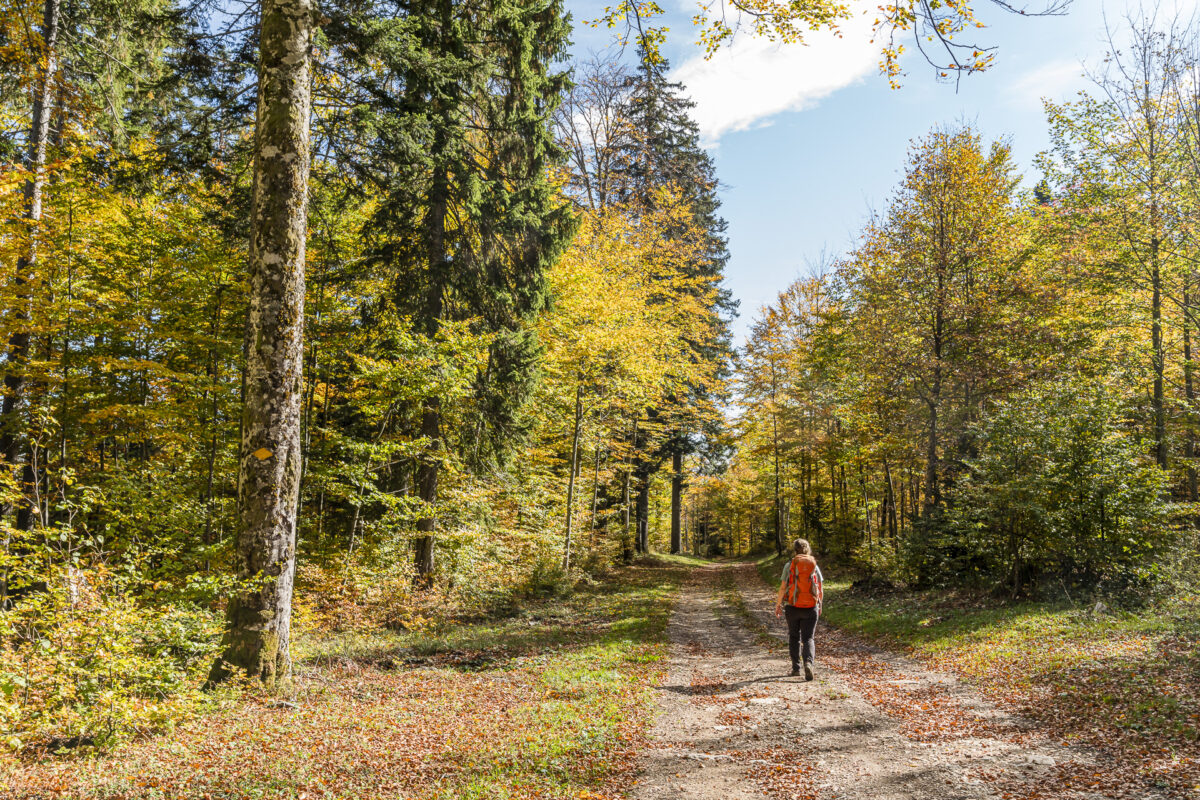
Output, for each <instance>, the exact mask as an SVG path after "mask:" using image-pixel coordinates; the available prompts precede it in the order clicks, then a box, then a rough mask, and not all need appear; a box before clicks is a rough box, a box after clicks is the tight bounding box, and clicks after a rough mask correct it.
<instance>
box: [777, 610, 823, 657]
mask: <svg viewBox="0 0 1200 800" xmlns="http://www.w3.org/2000/svg"><path fill="white" fill-rule="evenodd" d="M783 614H784V616H785V617H787V626H788V653H789V654H790V655H791V657H792V667H793V668H795V669H799V668H800V645H801V643H803V645H804V661H805V663H809V662H811V661H813V660H814V659H815V658H816V655H817V647H816V644H815V643H814V642H813V634H815V633H816V632H817V610H816V609H815V608H799V607H797V606H784V607H783Z"/></svg>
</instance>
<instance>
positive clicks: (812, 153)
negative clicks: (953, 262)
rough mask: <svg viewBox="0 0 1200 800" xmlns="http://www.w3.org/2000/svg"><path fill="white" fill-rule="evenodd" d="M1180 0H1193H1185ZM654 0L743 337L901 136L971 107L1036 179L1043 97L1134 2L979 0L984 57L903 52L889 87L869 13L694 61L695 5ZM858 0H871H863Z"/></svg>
mask: <svg viewBox="0 0 1200 800" xmlns="http://www.w3.org/2000/svg"><path fill="white" fill-rule="evenodd" d="M1181 2H1184V3H1186V5H1185V6H1184V11H1185V13H1186V14H1190V13H1191V9H1192V6H1191V4H1190V3H1191V2H1192V0H1181ZM1031 3H1032V4H1031V5H1030V6H1029V7H1030V8H1031V9H1032V8H1034V7H1037V2H1036V0H1031ZM672 4H673V5H672ZM663 5H664V6H669V7H670V8H671V9H672V12H671V15H670V20H669V22H670V25H671V28H672V30H671V31H670V33H669V34H668V37H669V38H668V44H667V47H666V48H665V53H666V54H667V56H668V57H669V58H670V59H671V63H672V66H673V68H674V77H675V78H676V79H677V80H681V81H682V82H683V83H685V85H686V86H687V87H688V90H689V93H690V94H691V95H692V97H693V99H694V100H696V101H697V103H698V108H697V109H696V116H697V121H698V122H699V124H700V126H701V130H702V132H703V134H704V136H705V139H706V141H707V143H708V146H709V148H710V152H711V154H712V156H713V158H714V159H715V161H716V167H717V175H718V177H719V178H720V180H721V183H722V188H721V199H722V203H723V205H722V213H723V215H724V216H725V218H726V220H728V222H729V248H730V252H731V259H730V262H729V266H728V270H727V273H728V277H727V285H728V286H729V287H730V289H731V290H732V291H733V294H734V296H735V297H736V298H737V299H738V300H739V301H740V302H741V318H740V319H739V320H738V321H737V322H736V323H735V334H736V341H738V342H739V343H740V341H741V340H742V338H743V337H744V335H745V332H746V330H747V328H748V326H749V323H750V321H751V320H752V319H753V317H754V316H755V315H756V314H757V311H758V309H759V308H760V307H762V306H763V305H764V304H767V303H769V302H771V301H772V300H773V299H774V298H775V295H776V293H777V292H779V291H780V290H781V289H783V288H784V287H785V286H787V285H788V284H789V283H790V282H791V281H792V280H794V279H795V278H796V277H798V276H800V275H802V274H807V273H808V272H809V270H810V268H811V267H810V265H812V264H815V263H817V262H819V261H820V259H821V256H822V254H823V253H825V254H828V255H829V256H836V255H838V254H840V253H842V252H844V251H845V250H846V249H848V247H850V246H851V244H852V242H853V240H854V237H855V234H856V232H857V231H858V230H859V229H860V228H861V226H862V224H863V222H864V220H865V219H866V217H867V215H868V214H869V213H870V211H871V210H872V209H879V208H882V207H883V206H884V204H885V202H886V200H887V197H888V195H889V194H890V192H891V191H892V189H893V187H894V186H895V185H896V183H897V182H898V180H899V179H900V176H901V172H902V170H903V166H904V161H905V156H906V152H907V150H908V146H909V142H910V141H911V140H912V139H914V138H916V137H919V136H921V135H922V134H924V133H926V132H927V131H929V130H930V129H931V128H933V127H935V126H937V125H941V124H953V123H956V122H959V121H967V122H970V123H972V124H974V125H975V126H976V127H977V128H978V129H979V130H980V132H981V133H982V134H983V135H984V136H985V137H987V138H989V139H994V138H999V137H1010V139H1011V141H1012V144H1013V147H1014V153H1015V155H1016V158H1017V162H1018V163H1019V164H1020V165H1022V168H1023V169H1024V173H1025V175H1026V178H1027V179H1028V178H1033V180H1036V178H1037V175H1036V173H1035V171H1034V168H1033V157H1034V155H1035V154H1036V153H1037V152H1039V151H1040V150H1042V149H1044V148H1045V147H1046V146H1047V144H1048V139H1047V135H1046V124H1045V117H1044V113H1043V110H1042V104H1041V99H1040V98H1041V97H1049V98H1051V99H1054V100H1063V99H1068V98H1070V97H1071V96H1073V95H1074V94H1075V93H1077V92H1078V91H1079V90H1081V89H1083V88H1086V87H1087V86H1088V81H1087V79H1086V78H1085V77H1084V76H1083V70H1084V66H1085V65H1086V66H1089V67H1095V66H1096V65H1097V64H1098V62H1099V61H1100V60H1101V59H1102V58H1103V57H1104V54H1105V53H1106V52H1107V49H1108V45H1107V43H1106V42H1107V38H1106V36H1105V21H1104V17H1105V15H1107V17H1108V19H1109V22H1110V23H1111V24H1113V25H1114V26H1115V27H1119V24H1120V21H1121V17H1122V16H1123V15H1124V14H1125V13H1126V11H1127V9H1128V8H1130V6H1128V5H1126V4H1124V3H1114V2H1111V0H1109V2H1104V0H1075V1H1074V2H1073V3H1072V5H1071V6H1070V8H1069V10H1068V13H1067V14H1066V15H1065V16H1061V17H1039V18H1030V17H1024V18H1022V17H1018V16H1015V15H1012V14H1009V13H1006V12H1004V11H1002V10H1000V9H999V8H997V7H995V6H993V5H991V4H989V3H979V4H977V5H976V8H977V11H978V13H979V16H980V18H981V19H982V20H983V21H984V22H986V23H988V26H989V27H988V28H987V29H986V30H982V31H979V34H980V35H979V36H978V37H977V39H978V40H979V41H980V42H981V43H985V44H994V45H997V46H998V47H999V50H998V54H997V57H996V64H995V66H994V67H993V68H992V69H991V70H990V71H989V72H987V73H984V74H982V75H975V76H971V77H967V78H964V79H963V80H962V82H961V84H960V85H959V87H958V90H957V92H956V91H955V87H954V85H953V84H942V83H937V82H936V81H935V80H934V76H933V73H932V70H930V69H929V68H928V67H927V66H926V65H925V63H924V62H923V61H921V60H919V57H913V56H912V55H908V56H907V59H906V61H905V62H904V66H905V67H906V70H907V75H906V77H905V78H904V86H903V88H901V89H899V90H893V89H891V88H889V86H888V82H887V80H886V79H885V78H884V77H882V76H881V75H880V74H879V73H878V69H877V64H878V61H879V58H878V47H877V45H873V44H871V43H870V42H869V39H870V34H869V27H868V26H869V23H870V20H871V19H873V17H868V18H861V17H860V18H858V19H857V20H856V21H855V22H851V23H848V24H847V25H846V26H845V33H844V35H843V37H842V38H841V39H840V40H834V39H833V38H832V37H830V36H829V35H828V34H816V35H814V36H812V37H810V40H809V41H810V44H809V46H807V47H801V46H797V45H791V46H774V45H770V44H768V43H764V42H758V41H754V40H751V39H749V38H748V37H743V38H741V39H738V40H735V43H734V44H733V46H732V48H731V49H730V50H729V51H728V52H724V53H721V54H719V55H718V56H717V57H716V58H714V59H713V60H710V61H707V62H705V61H704V60H703V58H702V56H701V51H700V48H699V47H697V46H696V45H695V44H694V41H695V32H694V29H693V28H692V25H691V21H690V19H691V16H692V15H693V14H694V13H695V8H696V7H695V5H693V4H691V3H690V2H688V0H663ZM1166 5H1167V6H1170V0H1168V2H1167V3H1166ZM602 6H603V3H601V2H596V1H595V0H593V1H592V2H581V0H570V8H571V9H572V12H573V14H574V17H575V20H576V33H575V37H574V38H575V51H576V54H577V55H586V54H587V53H589V52H591V51H597V50H600V49H602V48H603V47H604V46H605V44H606V43H607V41H608V32H607V31H604V32H601V31H596V30H592V29H589V28H587V27H586V26H584V25H583V24H582V20H584V19H589V18H592V17H595V16H597V15H598V14H599V13H600V11H601V10H602ZM866 6H870V7H871V8H873V7H874V4H870V3H868V4H864V5H863V6H859V7H860V8H863V7H866Z"/></svg>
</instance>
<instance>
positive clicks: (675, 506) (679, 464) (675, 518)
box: [671, 447, 683, 555]
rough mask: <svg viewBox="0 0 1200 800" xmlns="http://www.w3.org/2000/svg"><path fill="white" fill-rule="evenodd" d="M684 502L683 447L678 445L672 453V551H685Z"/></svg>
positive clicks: (673, 552)
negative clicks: (682, 515) (681, 504)
mask: <svg viewBox="0 0 1200 800" xmlns="http://www.w3.org/2000/svg"><path fill="white" fill-rule="evenodd" d="M682 502H683V448H682V447H676V448H675V452H673V453H672V454H671V553H672V554H674V555H679V554H680V553H682V552H683V529H682V527H681V523H682V520H681V519H680V515H681V513H682V509H681V508H680V503H682Z"/></svg>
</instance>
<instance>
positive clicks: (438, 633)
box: [0, 558, 1200, 800]
mask: <svg viewBox="0 0 1200 800" xmlns="http://www.w3.org/2000/svg"><path fill="white" fill-rule="evenodd" d="M759 567H760V568H761V572H762V575H761V576H760V575H759V574H758V572H757V571H756V567H755V564H753V563H750V562H738V563H710V562H699V561H695V560H689V559H686V558H673V559H672V558H664V559H652V560H647V561H644V562H642V563H639V564H637V565H635V566H633V567H629V568H625V569H622V570H619V571H618V572H616V573H614V574H612V575H610V576H609V577H608V578H607V579H606V580H604V581H601V582H599V583H597V584H596V585H593V586H590V587H586V588H583V589H581V590H579V591H577V592H575V593H574V594H572V595H570V596H568V597H547V598H542V599H539V600H529V601H527V602H525V603H523V604H522V606H521V608H520V610H519V611H518V612H516V613H514V614H511V615H508V616H503V617H499V616H498V617H494V618H489V619H480V620H475V621H470V622H468V621H461V620H460V621H458V622H455V623H452V624H444V625H441V626H435V627H431V628H428V629H424V630H414V631H395V632H388V631H363V632H360V633H357V634H344V635H337V636H332V637H329V638H326V639H319V640H318V639H312V640H308V641H302V642H299V643H298V647H297V657H298V664H297V675H296V681H295V686H294V689H293V690H292V692H291V693H290V694H289V695H287V696H286V697H281V696H274V697H271V696H255V695H253V694H252V693H244V694H242V695H240V696H233V695H231V696H228V697H226V698H223V699H218V700H214V703H213V708H211V709H209V711H208V712H207V713H205V714H203V715H201V716H197V717H194V718H192V719H191V720H190V721H187V722H185V723H183V724H181V725H179V726H177V727H175V728H174V729H171V730H167V731H163V732H160V733H158V734H156V735H153V736H148V737H145V738H143V739H141V740H138V741H135V742H132V743H128V744H125V745H123V746H121V747H119V748H118V749H115V750H111V751H108V752H102V753H91V754H88V753H80V752H74V751H69V750H64V751H61V752H59V753H57V754H50V753H44V752H43V753H40V754H38V753H29V752H25V753H21V754H10V755H7V756H4V757H0V800H18V799H19V800H31V799H32V798H38V799H39V800H40V799H41V798H80V800H83V799H84V798H87V799H88V800H92V799H98V798H108V799H111V800H116V799H117V798H129V799H132V798H172V799H173V798H181V799H182V798H194V799H196V800H200V799H201V798H205V799H208V800H217V799H218V798H219V799H221V800H233V798H238V799H239V800H240V799H242V798H291V799H293V800H309V798H345V799H347V800H348V799H349V798H356V799H357V798H362V799H363V800H374V798H406V799H411V800H443V799H444V800H451V799H452V798H453V799H454V800H459V799H460V798H481V799H482V798H487V799H488V800H491V799H492V798H496V799H497V800H505V798H509V799H511V800H536V799H538V798H562V799H563V800H568V799H570V800H615V799H616V798H627V797H633V798H635V800H651V799H657V798H663V799H664V800H665V799H667V798H670V800H675V798H680V800H686V798H700V799H701V800H747V799H748V798H754V799H755V800H766V799H767V798H771V799H774V798H788V799H789V800H814V799H815V798H822V799H823V800H850V799H851V798H863V800H866V799H867V798H870V800H892V799H895V800H899V799H900V798H904V799H905V800H925V799H928V800H934V799H935V798H936V799H937V800H968V798H971V799H974V798H979V799H981V800H982V798H998V799H999V800H1035V799H1037V800H1045V799H1047V798H1055V799H1059V798H1061V800H1085V798H1086V799H1089V800H1100V798H1106V799H1108V800H1118V799H1120V800H1125V799H1126V798H1128V799H1129V800H1132V798H1139V800H1155V799H1157V798H1172V799H1175V798H1179V799H1181V800H1182V799H1187V800H1197V799H1198V798H1200V787H1198V786H1197V779H1196V774H1197V772H1196V769H1195V767H1196V764H1197V759H1196V753H1197V747H1196V734H1197V725H1196V717H1197V710H1196V706H1197V703H1196V700H1195V698H1194V696H1193V692H1195V691H1196V687H1197V685H1198V683H1200V680H1198V679H1200V672H1198V671H1197V669H1196V663H1195V652H1196V651H1195V647H1194V644H1195V642H1194V640H1191V639H1188V638H1187V637H1183V638H1181V637H1180V636H1178V635H1177V634H1178V631H1177V630H1176V628H1175V627H1173V626H1171V625H1166V626H1165V627H1164V625H1165V623H1161V621H1160V622H1159V623H1155V624H1156V625H1158V628H1156V629H1154V630H1149V629H1147V628H1146V626H1147V625H1149V624H1150V623H1147V622H1145V621H1139V620H1138V619H1132V618H1130V619H1129V620H1125V621H1124V622H1117V621H1096V620H1092V619H1091V618H1090V617H1089V618H1087V619H1084V618H1083V617H1080V618H1079V619H1076V618H1075V617H1064V618H1060V617H1059V616H1056V615H1057V614H1058V612H1049V611H1047V610H1046V609H1044V608H1041V609H1033V608H1031V609H1021V608H1009V609H1003V610H998V611H997V610H988V609H984V610H978V609H974V608H970V607H966V606H963V604H962V603H958V604H957V605H956V604H955V603H952V602H950V601H948V600H947V599H946V598H944V597H942V598H940V599H939V598H935V597H930V598H917V597H915V596H912V595H899V594H896V595H874V596H873V595H867V594H862V593H855V592H853V591H851V590H849V588H848V587H838V586H833V587H832V589H831V591H830V593H829V603H828V606H829V608H828V609H827V611H826V614H827V616H828V617H830V618H831V619H832V620H833V621H834V622H835V623H836V626H832V627H831V626H826V625H825V624H824V620H823V621H822V625H821V627H820V629H819V630H818V644H817V670H818V671H817V678H816V680H815V681H813V682H811V683H810V682H806V681H804V680H803V678H791V677H788V674H787V673H788V669H789V667H790V664H789V663H788V660H787V654H786V645H785V644H784V642H783V635H784V630H783V625H782V623H781V622H780V621H778V620H776V619H775V618H774V616H773V613H772V612H773V605H774V590H773V588H772V587H771V586H770V585H768V582H767V581H769V580H770V579H771V578H773V577H774V575H775V573H777V572H778V569H777V565H776V564H774V563H773V562H762V563H760V564H759ZM764 578H766V579H767V580H766V581H765V580H764ZM939 603H940V605H939ZM1063 613H1066V612H1063ZM1077 616H1078V615H1077ZM1114 619H1115V618H1114ZM1121 626H1124V627H1121ZM1188 642H1190V644H1189V643H1188ZM1114 648H1115V649H1114ZM1189 648H1190V649H1189ZM1066 653H1070V654H1071V657H1070V658H1066V656H1065V655H1064V654H1066ZM1114 653H1115V654H1116V655H1117V656H1120V658H1112V657H1111V656H1113V654H1114ZM1088 659H1091V660H1088ZM1097 664H1100V665H1101V667H1103V668H1100V667H1097Z"/></svg>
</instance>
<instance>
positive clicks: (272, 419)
mask: <svg viewBox="0 0 1200 800" xmlns="http://www.w3.org/2000/svg"><path fill="white" fill-rule="evenodd" d="M315 9H316V3H315V0H263V3H262V21H261V33H260V44H259V81H258V114H257V125H256V130H255V160H254V199H253V204H252V218H251V234H250V237H251V238H250V259H249V261H250V263H249V266H250V312H249V318H248V320H247V324H246V381H245V386H246V403H245V408H244V409H243V412H242V442H241V451H240V457H239V458H240V460H239V473H238V515H239V520H240V529H239V531H238V542H237V557H238V577H239V578H240V579H241V580H243V581H245V582H246V584H245V586H244V588H242V589H241V590H240V591H239V592H238V593H237V594H235V595H234V596H233V597H232V598H231V599H230V602H229V611H228V625H229V627H228V630H227V632H226V635H225V641H224V648H223V650H224V652H223V654H222V656H221V660H219V661H218V662H217V664H216V665H214V667H213V672H212V676H211V679H212V680H220V679H221V678H223V677H225V676H226V675H228V673H229V668H230V667H232V668H237V669H241V670H245V671H246V672H247V673H248V674H249V675H251V676H254V677H257V678H259V679H260V680H262V682H263V683H264V684H266V685H268V686H273V685H276V684H280V683H284V682H286V681H288V679H289V678H290V676H291V666H292V664H291V655H290V652H289V629H290V623H291V612H292V583H293V578H294V574H295V556H296V515H297V507H298V504H299V494H300V469H301V438H300V433H301V425H300V400H301V372H302V363H303V358H304V348H303V331H304V256H305V235H306V231H307V221H308V220H307V217H308V174H309V114H310V107H311V106H310V104H311V73H310V65H311V58H312V38H313V25H314V13H315Z"/></svg>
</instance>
